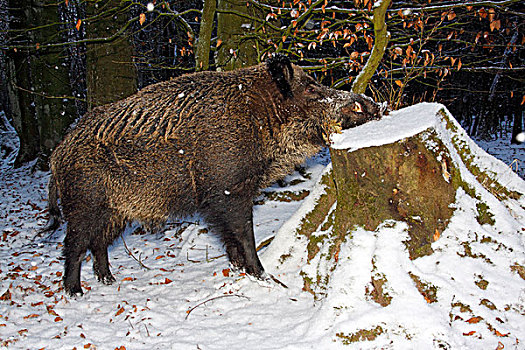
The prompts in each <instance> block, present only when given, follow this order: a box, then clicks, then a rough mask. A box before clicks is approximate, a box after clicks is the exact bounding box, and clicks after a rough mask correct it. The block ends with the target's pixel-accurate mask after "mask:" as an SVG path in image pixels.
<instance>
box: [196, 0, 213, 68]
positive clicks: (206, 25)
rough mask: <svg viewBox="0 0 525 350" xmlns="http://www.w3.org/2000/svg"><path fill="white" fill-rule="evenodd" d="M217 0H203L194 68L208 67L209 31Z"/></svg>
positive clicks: (210, 30) (210, 31) (211, 27)
mask: <svg viewBox="0 0 525 350" xmlns="http://www.w3.org/2000/svg"><path fill="white" fill-rule="evenodd" d="M216 8H217V0H205V1H204V8H203V9H202V18H201V25H200V30H199V38H198V40H197V44H196V47H195V70H196V71H201V70H208V68H209V67H210V46H211V33H212V31H213V18H214V17H215V9H216Z"/></svg>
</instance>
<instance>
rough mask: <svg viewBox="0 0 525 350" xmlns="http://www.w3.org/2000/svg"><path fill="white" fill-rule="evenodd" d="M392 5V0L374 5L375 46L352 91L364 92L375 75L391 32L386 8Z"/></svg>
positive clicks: (385, 0) (384, 0)
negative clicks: (388, 26) (386, 17)
mask: <svg viewBox="0 0 525 350" xmlns="http://www.w3.org/2000/svg"><path fill="white" fill-rule="evenodd" d="M388 6H390V0H383V1H380V3H379V6H375V7H374V15H373V19H372V23H373V25H374V47H373V48H372V52H371V53H370V57H369V58H368V61H367V62H366V64H365V66H364V67H363V69H362V70H361V72H360V73H359V75H358V76H357V78H356V80H355V81H354V83H353V84H352V92H355V93H357V94H364V93H365V91H366V87H367V85H368V82H369V81H370V79H372V76H373V75H374V73H375V71H376V70H377V67H378V66H379V63H380V62H381V60H382V59H383V55H384V53H385V50H386V46H387V45H388V40H389V38H390V33H388V31H387V28H386V20H385V16H386V10H387V9H388Z"/></svg>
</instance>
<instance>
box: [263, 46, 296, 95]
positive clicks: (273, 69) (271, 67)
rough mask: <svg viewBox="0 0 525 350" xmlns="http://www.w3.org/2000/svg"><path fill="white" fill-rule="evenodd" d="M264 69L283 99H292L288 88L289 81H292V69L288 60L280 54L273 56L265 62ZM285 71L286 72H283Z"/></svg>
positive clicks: (290, 90)
mask: <svg viewBox="0 0 525 350" xmlns="http://www.w3.org/2000/svg"><path fill="white" fill-rule="evenodd" d="M266 67H267V68H268V72H270V75H271V76H272V78H273V81H275V83H276V84H277V87H278V88H279V91H281V94H283V96H284V98H291V97H293V93H292V87H291V86H290V81H291V80H292V79H293V68H292V63H291V62H290V59H289V58H288V57H286V56H284V55H282V54H275V55H273V56H272V57H270V58H268V59H267V60H266ZM285 69H286V70H287V71H288V72H285Z"/></svg>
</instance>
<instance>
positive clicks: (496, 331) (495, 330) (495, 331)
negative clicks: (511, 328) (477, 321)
mask: <svg viewBox="0 0 525 350" xmlns="http://www.w3.org/2000/svg"><path fill="white" fill-rule="evenodd" d="M494 334H496V335H497V336H498V337H508V336H509V334H510V332H509V333H507V334H503V333H500V332H499V331H498V330H497V329H494Z"/></svg>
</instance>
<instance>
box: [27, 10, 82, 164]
mask: <svg viewBox="0 0 525 350" xmlns="http://www.w3.org/2000/svg"><path fill="white" fill-rule="evenodd" d="M34 10H35V18H37V19H38V21H37V22H36V23H39V24H41V25H42V28H41V29H40V30H38V31H35V38H34V40H35V42H36V43H45V42H46V41H48V40H49V38H53V37H54V36H56V31H57V27H55V26H50V25H49V24H50V23H57V22H58V21H59V18H60V17H59V9H58V5H57V2H56V1H50V0H45V1H41V2H38V3H37V4H36V5H35V6H34ZM59 40H60V41H64V40H65V38H60V39H59ZM68 54H69V52H68V48H67V46H59V47H56V48H46V47H44V48H41V49H37V50H36V52H35V53H34V56H33V57H34V59H33V62H32V68H31V74H32V77H31V78H32V82H33V91H34V92H35V94H34V96H33V98H34V103H35V112H36V118H37V120H38V126H39V131H40V145H39V146H40V153H39V161H38V164H37V167H38V168H40V169H46V170H47V168H48V164H47V163H48V159H49V157H50V156H51V152H52V151H53V149H54V148H55V146H56V145H57V144H58V143H59V142H60V141H61V140H62V138H63V136H64V134H65V133H66V130H67V129H68V127H69V126H70V125H71V123H73V122H74V121H75V119H76V118H77V109H76V105H75V100H74V97H73V96H72V95H73V94H72V91H71V86H70V81H69V65H68V64H66V59H65V57H67V55H68Z"/></svg>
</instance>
